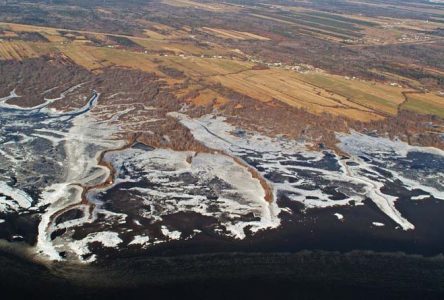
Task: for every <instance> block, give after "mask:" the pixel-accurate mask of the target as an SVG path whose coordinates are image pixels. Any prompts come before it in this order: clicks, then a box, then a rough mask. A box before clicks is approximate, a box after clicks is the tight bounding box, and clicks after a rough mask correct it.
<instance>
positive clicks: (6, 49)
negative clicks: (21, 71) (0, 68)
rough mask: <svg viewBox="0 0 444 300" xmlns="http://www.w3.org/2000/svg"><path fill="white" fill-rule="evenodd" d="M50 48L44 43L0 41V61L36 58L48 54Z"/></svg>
mask: <svg viewBox="0 0 444 300" xmlns="http://www.w3.org/2000/svg"><path fill="white" fill-rule="evenodd" d="M49 52H50V47H49V45H47V44H45V43H38V42H24V41H0V60H9V59H16V60H22V59H25V58H32V57H38V56H41V55H43V54H46V53H49Z"/></svg>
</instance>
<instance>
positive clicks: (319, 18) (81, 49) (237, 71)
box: [0, 13, 444, 121]
mask: <svg viewBox="0 0 444 300" xmlns="http://www.w3.org/2000/svg"><path fill="white" fill-rule="evenodd" d="M299 14H302V15H303V16H308V17H310V18H311V20H312V22H329V23H330V24H331V25H332V26H333V25H335V26H337V25H338V24H344V25H341V26H342V27H343V28H344V30H345V29H346V27H347V26H348V25H350V23H353V24H354V26H356V28H355V27H351V29H350V30H357V28H358V26H359V27H360V26H370V25H372V26H373V24H367V23H366V22H367V21H356V20H354V19H353V20H352V19H350V18H343V17H339V16H332V15H315V14H314V13H312V14H304V13H299ZM302 15H300V16H302ZM286 22H287V21H286ZM310 22H311V21H310ZM1 26H2V27H3V28H5V29H4V30H3V33H2V34H3V36H5V37H6V36H8V37H11V38H13V40H11V39H5V40H2V41H0V59H2V60H22V59H25V58H32V57H37V56H40V55H43V54H48V53H62V54H63V55H65V56H66V57H68V58H69V59H71V60H72V61H74V62H75V63H76V64H78V65H80V66H82V67H84V68H86V69H88V70H90V71H94V72H101V71H102V70H103V69H104V68H109V67H113V66H120V67H126V68H131V69H138V70H142V71H145V72H152V73H156V74H157V75H158V76H160V77H162V78H164V79H165V81H166V82H167V83H168V84H170V85H171V86H173V85H174V84H178V83H180V84H181V85H183V86H182V87H180V88H175V90H176V91H177V96H178V97H181V98H182V99H184V101H187V102H191V103H193V104H195V105H198V106H201V105H214V106H216V107H217V106H220V105H222V104H225V103H227V102H229V101H230V100H229V99H228V98H226V97H224V96H222V95H221V94H220V93H219V92H218V91H217V89H214V88H213V87H214V85H215V84H216V85H217V84H220V85H222V86H224V87H226V88H228V89H230V90H232V91H234V92H237V93H240V94H244V95H246V96H249V97H251V98H253V99H256V100H258V101H261V102H265V103H268V102H269V103H270V105H271V103H272V102H274V101H278V102H282V103H285V104H288V105H290V106H293V107H297V108H300V109H306V110H307V111H309V112H312V113H316V114H322V113H329V114H333V115H336V116H340V117H345V118H350V119H354V120H360V121H371V120H379V119H382V118H385V117H386V116H391V115H392V116H393V115H396V114H397V113H398V112H399V111H400V110H410V111H414V112H417V113H421V114H434V115H437V116H441V117H444V104H443V103H444V101H443V97H441V96H438V95H437V94H436V93H435V94H434V93H428V94H409V96H408V101H405V98H404V95H403V92H406V91H408V89H406V88H401V87H396V86H390V85H388V84H383V83H376V82H371V81H364V80H359V79H355V78H346V77H344V76H336V75H331V74H328V73H325V72H317V71H316V72H315V71H313V72H306V73H298V72H296V71H292V70H287V69H284V68H283V67H285V66H282V67H273V68H271V69H267V68H263V67H261V68H257V64H256V63H254V62H251V61H249V60H248V59H246V58H245V57H242V54H239V52H235V51H233V49H228V48H224V46H222V45H218V44H215V43H211V44H198V43H195V41H193V40H186V39H182V40H180V39H178V36H180V35H182V36H183V37H184V38H185V37H187V35H188V34H187V31H186V30H185V29H184V30H178V29H174V28H171V27H168V26H165V25H161V24H150V26H151V27H150V28H151V29H147V30H146V31H145V35H146V37H140V36H138V37H135V36H125V35H110V34H108V35H105V34H103V33H101V32H91V31H74V30H64V29H58V28H48V27H40V26H30V25H21V24H8V23H1ZM204 29H205V30H206V31H208V32H211V34H214V35H216V36H220V37H222V38H223V39H224V38H230V39H237V40H242V39H243V40H250V39H256V40H261V41H264V40H265V38H263V37H261V36H258V35H255V34H252V33H248V32H241V31H233V30H223V29H216V28H204ZM20 32H36V33H39V34H41V35H42V36H43V37H45V38H46V40H47V41H46V42H35V41H23V40H20V39H18V38H17V37H18V36H19V34H18V33H20ZM239 56H240V57H239Z"/></svg>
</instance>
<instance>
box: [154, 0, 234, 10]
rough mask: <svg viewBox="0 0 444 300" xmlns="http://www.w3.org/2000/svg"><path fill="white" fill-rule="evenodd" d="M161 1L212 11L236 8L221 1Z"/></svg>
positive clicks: (172, 4)
mask: <svg viewBox="0 0 444 300" xmlns="http://www.w3.org/2000/svg"><path fill="white" fill-rule="evenodd" d="M162 3H164V4H168V5H171V6H176V7H192V8H198V9H202V10H207V11H212V12H234V11H238V8H237V7H236V6H234V5H229V4H223V3H208V4H207V3H200V2H195V1H191V0H163V1H162Z"/></svg>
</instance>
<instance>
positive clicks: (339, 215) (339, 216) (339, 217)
mask: <svg viewBox="0 0 444 300" xmlns="http://www.w3.org/2000/svg"><path fill="white" fill-rule="evenodd" d="M334 215H335V217H336V218H338V220H340V221H342V220H344V216H343V215H341V214H340V213H334Z"/></svg>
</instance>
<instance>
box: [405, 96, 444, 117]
mask: <svg viewBox="0 0 444 300" xmlns="http://www.w3.org/2000/svg"><path fill="white" fill-rule="evenodd" d="M401 108H402V109H406V110H411V111H414V112H417V113H420V114H430V115H436V116H439V117H441V118H444V96H439V95H437V94H434V93H427V94H408V96H407V101H406V102H405V103H404V104H403V105H402V107H401Z"/></svg>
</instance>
